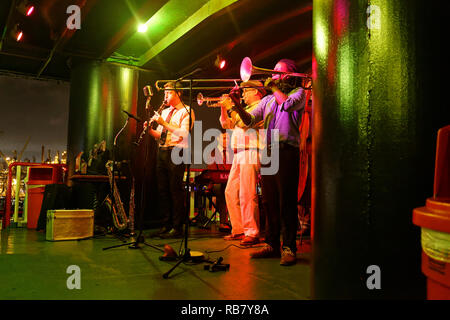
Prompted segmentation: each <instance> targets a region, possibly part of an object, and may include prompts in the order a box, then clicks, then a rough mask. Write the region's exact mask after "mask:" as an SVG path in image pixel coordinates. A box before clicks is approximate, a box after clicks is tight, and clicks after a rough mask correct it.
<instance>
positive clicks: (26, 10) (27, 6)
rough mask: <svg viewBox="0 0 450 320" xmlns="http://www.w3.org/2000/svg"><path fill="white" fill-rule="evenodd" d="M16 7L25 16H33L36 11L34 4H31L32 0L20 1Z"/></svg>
mask: <svg viewBox="0 0 450 320" xmlns="http://www.w3.org/2000/svg"><path fill="white" fill-rule="evenodd" d="M16 8H17V11H19V12H20V13H21V14H23V15H24V16H27V17H29V16H31V15H32V14H33V13H34V9H35V7H34V6H33V4H31V3H30V1H28V0H22V1H19V3H18V4H17V6H16Z"/></svg>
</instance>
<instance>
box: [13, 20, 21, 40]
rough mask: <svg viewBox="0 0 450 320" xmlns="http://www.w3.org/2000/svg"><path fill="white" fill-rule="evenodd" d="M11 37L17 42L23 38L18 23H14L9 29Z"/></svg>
mask: <svg viewBox="0 0 450 320" xmlns="http://www.w3.org/2000/svg"><path fill="white" fill-rule="evenodd" d="M11 37H13V38H14V40H16V41H17V42H19V41H21V40H23V31H22V30H21V29H20V27H19V24H15V25H14V27H13V28H12V30H11Z"/></svg>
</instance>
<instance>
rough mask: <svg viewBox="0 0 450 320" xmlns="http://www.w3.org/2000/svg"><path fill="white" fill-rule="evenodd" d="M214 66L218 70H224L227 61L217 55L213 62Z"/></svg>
mask: <svg viewBox="0 0 450 320" xmlns="http://www.w3.org/2000/svg"><path fill="white" fill-rule="evenodd" d="M214 65H215V66H216V67H217V68H219V69H220V70H222V69H224V68H225V66H226V65H227V61H226V60H225V59H224V58H223V57H222V56H221V55H220V54H218V55H217V58H216V61H214Z"/></svg>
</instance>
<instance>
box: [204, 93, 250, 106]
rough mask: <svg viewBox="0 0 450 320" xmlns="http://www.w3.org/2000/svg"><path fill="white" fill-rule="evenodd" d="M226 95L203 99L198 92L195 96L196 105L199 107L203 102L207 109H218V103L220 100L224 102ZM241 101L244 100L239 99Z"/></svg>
mask: <svg viewBox="0 0 450 320" xmlns="http://www.w3.org/2000/svg"><path fill="white" fill-rule="evenodd" d="M227 97H228V95H223V96H222V97H206V98H205V97H203V94H202V93H201V92H199V93H198V94H197V104H198V105H199V106H201V105H203V103H204V102H206V106H207V107H210V108H212V107H220V106H221V105H220V103H218V102H219V101H221V100H224V99H225V98H227ZM240 100H241V101H243V100H244V99H242V98H241V99H240Z"/></svg>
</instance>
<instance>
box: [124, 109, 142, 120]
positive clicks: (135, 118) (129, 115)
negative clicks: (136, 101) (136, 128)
mask: <svg viewBox="0 0 450 320" xmlns="http://www.w3.org/2000/svg"><path fill="white" fill-rule="evenodd" d="M122 111H123V112H125V113H126V115H127V116H128V117H130V118H133V119H134V120H136V121H138V122H142V120H141V119H140V118H138V117H136V116H135V115H132V114H131V113H129V112H127V111H125V110H122Z"/></svg>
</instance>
